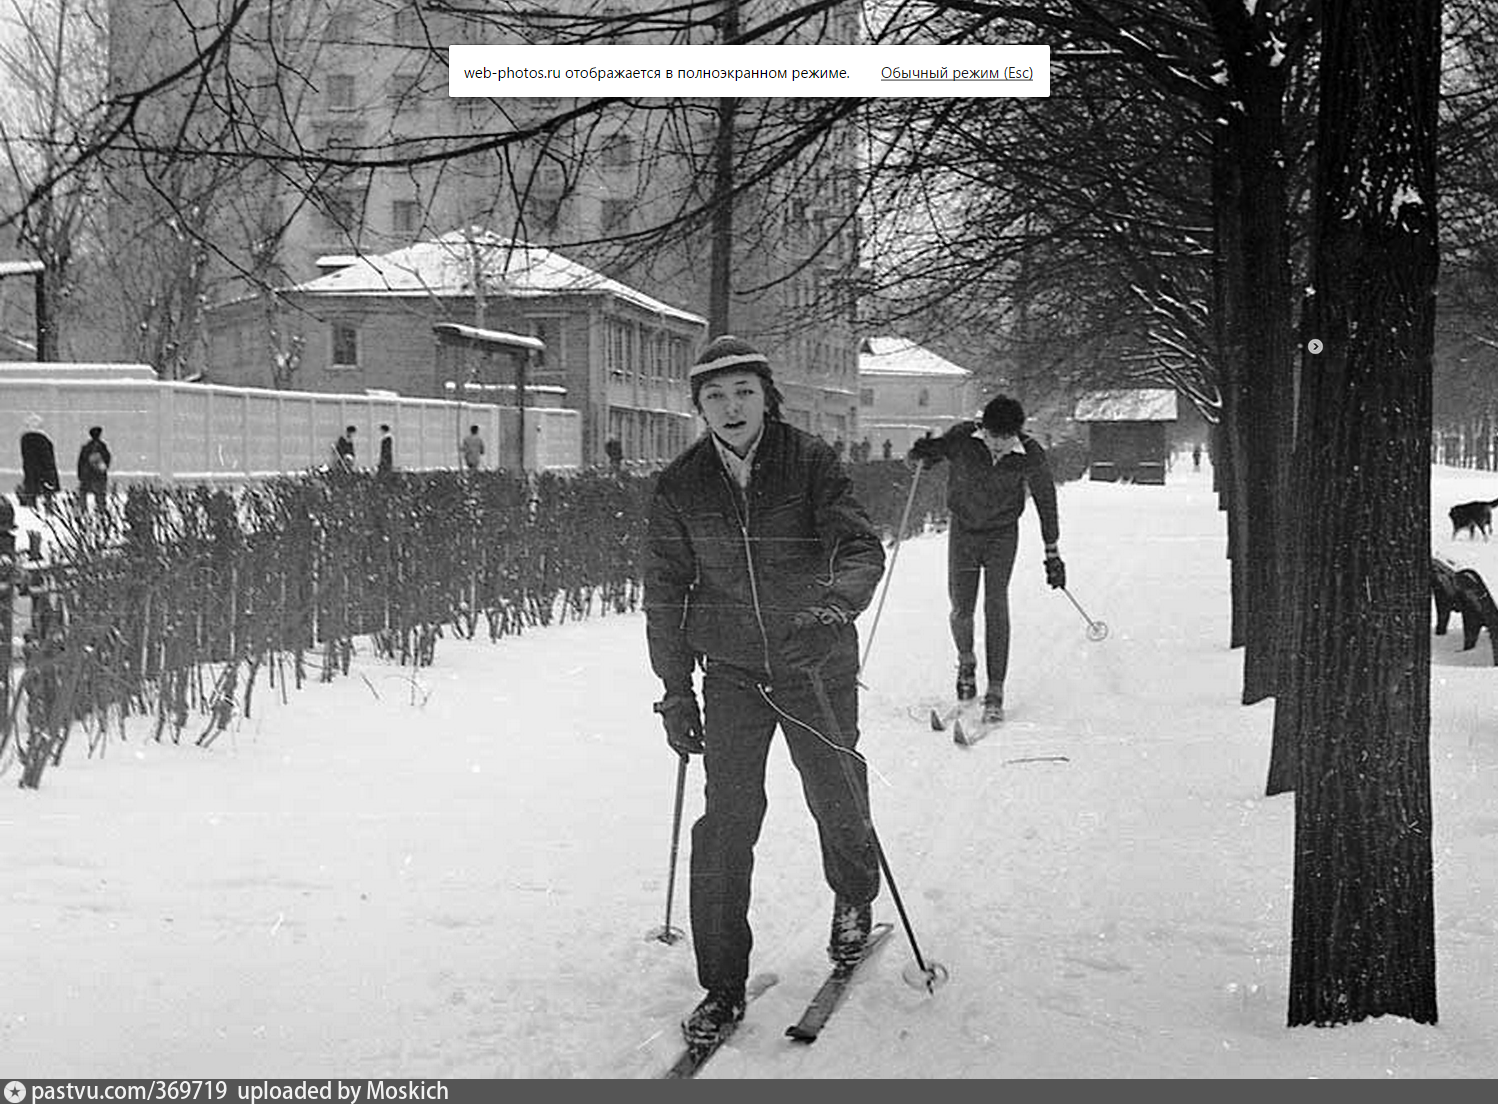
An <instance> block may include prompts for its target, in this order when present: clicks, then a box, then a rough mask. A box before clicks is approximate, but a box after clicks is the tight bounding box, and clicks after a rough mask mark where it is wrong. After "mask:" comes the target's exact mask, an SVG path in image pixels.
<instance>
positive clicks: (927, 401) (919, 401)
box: [915, 387, 931, 406]
mask: <svg viewBox="0 0 1498 1104" xmlns="http://www.w3.org/2000/svg"><path fill="white" fill-rule="evenodd" d="M915 404H916V406H930V405H931V392H930V390H929V389H928V388H925V387H922V388H921V390H920V393H919V394H917V395H916V397H915Z"/></svg>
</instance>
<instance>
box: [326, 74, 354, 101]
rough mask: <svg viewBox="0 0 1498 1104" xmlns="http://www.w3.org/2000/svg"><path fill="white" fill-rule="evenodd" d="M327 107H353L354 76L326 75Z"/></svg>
mask: <svg viewBox="0 0 1498 1104" xmlns="http://www.w3.org/2000/svg"><path fill="white" fill-rule="evenodd" d="M327 93H328V106H329V107H331V108H340V109H344V110H346V109H348V108H351V107H353V106H354V75H353V74H352V73H330V74H328V87H327Z"/></svg>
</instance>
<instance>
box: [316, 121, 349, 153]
mask: <svg viewBox="0 0 1498 1104" xmlns="http://www.w3.org/2000/svg"><path fill="white" fill-rule="evenodd" d="M313 133H314V134H315V136H316V139H317V144H318V145H319V146H320V147H321V148H322V150H323V152H325V153H343V152H347V151H348V150H351V149H355V148H356V147H357V146H358V145H359V136H360V133H361V128H360V127H359V126H358V125H357V124H353V123H350V124H346V125H341V126H321V127H317V128H316V129H315V130H314V132H313Z"/></svg>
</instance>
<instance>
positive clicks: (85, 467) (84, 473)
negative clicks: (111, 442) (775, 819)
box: [78, 426, 112, 513]
mask: <svg viewBox="0 0 1498 1104" xmlns="http://www.w3.org/2000/svg"><path fill="white" fill-rule="evenodd" d="M111 462H112V458H111V457H110V455H109V446H108V445H106V444H105V443H104V428H103V427H102V426H89V429H88V440H87V441H85V442H84V443H83V447H82V448H81V449H79V450H78V509H80V510H82V509H84V508H85V506H86V505H87V503H88V498H89V496H90V495H92V496H93V499H94V509H95V510H97V511H99V512H100V513H102V512H103V511H104V509H105V506H106V505H107V503H108V502H109V465H110V463H111Z"/></svg>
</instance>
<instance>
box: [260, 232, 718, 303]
mask: <svg viewBox="0 0 1498 1104" xmlns="http://www.w3.org/2000/svg"><path fill="white" fill-rule="evenodd" d="M475 255H477V258H478V263H479V266H480V271H481V272H482V275H483V283H484V290H485V292H486V293H488V294H491V295H503V296H510V297H513V298H521V299H524V298H538V297H541V296H550V295H572V294H587V295H599V294H603V295H613V296H615V297H616V298H618V299H621V300H623V301H624V302H627V303H632V304H634V305H635V306H637V307H639V308H641V309H642V310H647V311H650V312H651V313H652V314H660V315H667V316H669V317H672V318H678V319H681V320H682V321H684V322H692V323H696V324H699V325H706V324H707V320H706V319H705V318H703V317H702V316H701V315H698V314H693V313H692V312H691V311H686V310H682V309H681V308H679V307H673V306H671V305H670V304H669V303H663V302H662V301H661V300H659V299H656V298H653V297H652V296H649V295H646V294H645V293H644V292H643V291H639V290H637V289H635V288H632V287H630V286H628V285H627V284H622V283H620V282H619V281H618V280H611V279H609V278H608V277H607V276H605V275H603V274H602V273H601V272H598V271H596V270H594V269H591V268H589V267H588V266H587V265H583V264H579V263H578V262H576V261H573V260H569V259H568V258H566V257H564V256H562V255H561V254H560V253H558V252H556V251H555V250H551V249H545V248H543V247H541V246H539V245H532V244H530V243H529V242H523V241H516V240H515V239H513V238H502V237H500V236H498V235H497V234H492V233H490V232H489V231H486V230H478V231H467V232H465V231H460V230H454V231H452V232H450V233H447V234H443V235H442V236H441V237H439V238H435V239H433V240H431V241H422V242H417V243H415V244H414V245H408V246H406V247H405V248H404V249H397V250H394V251H393V252H390V253H381V254H372V255H368V256H361V257H357V258H351V259H350V261H351V263H349V264H347V265H345V266H344V267H342V268H340V269H338V270H337V271H335V272H329V273H328V274H326V275H324V276H319V277H317V278H316V279H313V280H308V281H307V282H306V283H302V284H297V285H296V286H295V287H293V288H291V289H290V290H291V291H294V292H299V293H302V294H305V295H319V296H321V295H378V296H430V295H436V296H453V295H462V296H467V295H471V294H473V280H474V262H475ZM340 259H341V258H340Z"/></svg>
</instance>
